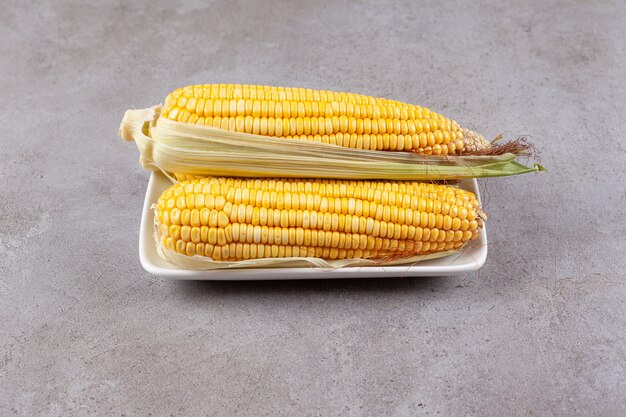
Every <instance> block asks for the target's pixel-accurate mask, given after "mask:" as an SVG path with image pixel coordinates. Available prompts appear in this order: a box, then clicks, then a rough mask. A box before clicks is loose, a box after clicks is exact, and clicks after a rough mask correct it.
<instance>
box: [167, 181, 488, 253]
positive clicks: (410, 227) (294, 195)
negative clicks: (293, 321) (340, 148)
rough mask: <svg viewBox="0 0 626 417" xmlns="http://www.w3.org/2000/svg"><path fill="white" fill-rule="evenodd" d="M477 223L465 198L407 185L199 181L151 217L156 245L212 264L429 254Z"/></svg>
mask: <svg viewBox="0 0 626 417" xmlns="http://www.w3.org/2000/svg"><path fill="white" fill-rule="evenodd" d="M483 218H486V217H485V215H484V213H483V212H482V211H481V209H480V207H479V203H478V200H477V199H476V197H475V196H474V194H472V193H471V192H469V191H464V190H461V189H458V188H455V187H450V186H444V185H436V184H429V183H418V182H410V181H384V182H378V181H350V180H299V179H254V178H252V179H246V178H243V179H242V178H201V179H193V180H189V181H184V182H182V183H179V184H176V185H173V186H172V187H170V188H169V189H167V190H166V191H165V192H164V193H163V194H162V195H161V197H160V198H159V200H158V203H157V206H156V209H155V224H156V226H157V234H158V239H159V241H160V243H161V245H162V246H163V247H165V248H167V249H170V250H173V251H176V252H178V253H180V254H184V255H189V256H192V255H201V256H206V257H209V258H211V259H212V260H214V261H239V260H247V259H258V258H285V257H316V258H322V259H328V260H334V259H352V258H359V259H383V260H384V259H390V258H395V259H398V258H403V257H411V256H415V255H422V254H424V255H425V254H432V253H435V252H439V251H445V250H454V249H459V248H461V247H463V246H464V245H465V244H467V243H468V242H469V241H470V240H472V239H474V238H476V237H477V236H478V233H479V230H480V228H481V227H482V222H483Z"/></svg>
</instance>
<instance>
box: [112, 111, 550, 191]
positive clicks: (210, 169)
mask: <svg viewBox="0 0 626 417" xmlns="http://www.w3.org/2000/svg"><path fill="white" fill-rule="evenodd" d="M160 108H161V107H160V106H154V107H150V108H147V109H141V110H128V111H127V112H126V114H125V116H124V118H123V120H122V124H121V126H120V130H119V135H120V136H121V137H122V138H123V139H125V140H127V141H134V142H135V144H136V145H137V147H138V148H139V151H140V153H141V157H140V161H141V164H142V166H143V167H144V168H145V169H148V170H161V171H163V172H164V173H166V174H167V175H171V174H173V173H177V174H186V175H202V176H236V177H293V178H341V179H386V180H413V181H434V180H459V179H463V178H480V177H499V176H507V175H517V174H523V173H527V172H535V171H540V170H543V167H541V166H540V165H538V164H534V165H533V166H530V167H529V166H525V165H522V164H520V163H519V162H518V161H517V155H515V154H513V153H505V154H502V155H481V156H447V157H446V156H437V155H432V156H427V155H418V154H415V153H411V152H389V151H370V150H359V149H350V148H345V147H341V146H336V145H330V144H325V143H316V142H307V141H301V140H289V139H284V138H273V137H267V136H260V135H253V134H248V133H239V132H230V131H226V130H223V129H217V128H214V127H209V126H198V125H193V124H187V123H180V122H175V121H172V120H168V119H165V118H160V117H159V115H160Z"/></svg>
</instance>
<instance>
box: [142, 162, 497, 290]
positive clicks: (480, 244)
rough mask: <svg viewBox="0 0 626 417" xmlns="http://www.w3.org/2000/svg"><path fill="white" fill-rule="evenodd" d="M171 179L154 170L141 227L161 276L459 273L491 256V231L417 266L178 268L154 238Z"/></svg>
mask: <svg viewBox="0 0 626 417" xmlns="http://www.w3.org/2000/svg"><path fill="white" fill-rule="evenodd" d="M171 185H172V183H171V181H170V180H169V179H168V178H167V177H166V176H165V175H163V174H162V173H160V172H153V173H152V176H151V177H150V182H148V190H147V192H146V199H145V201H144V204H143V213H142V217H141V229H140V231H139V259H140V261H141V265H142V266H143V268H144V269H145V270H146V271H147V272H149V273H151V274H153V275H157V276H161V277H167V278H174V279H189V280H214V281H216V280H217V281H219V280H221V281H235V280H272V279H318V278H388V277H417V276H437V275H455V274H462V273H465V272H471V271H476V270H477V269H479V268H480V267H481V266H483V264H484V263H485V260H486V259H487V231H486V229H485V228H483V230H482V231H481V234H480V237H479V238H478V239H476V240H474V241H473V242H471V243H470V244H469V245H468V246H467V247H465V248H464V249H463V251H461V253H459V254H455V255H451V256H447V257H445V258H439V259H433V260H430V261H424V262H421V263H419V264H417V265H413V266H361V267H348V268H340V269H333V270H326V269H317V268H263V269H258V268H255V269H236V270H217V271H192V270H184V269H180V268H177V267H176V266H175V265H172V264H171V263H169V262H167V261H166V260H164V259H162V258H161V257H160V256H159V255H158V253H157V251H156V244H155V241H154V235H153V233H154V226H153V225H154V219H153V217H154V216H153V214H154V212H153V210H152V208H151V207H152V205H153V204H155V203H156V202H157V200H158V198H159V196H160V195H161V194H162V193H163V191H165V190H166V189H167V188H168V187H170V186H171ZM459 185H460V187H461V188H463V189H465V190H469V191H471V192H473V193H474V194H476V197H478V199H479V201H480V196H479V194H478V184H477V182H476V180H474V179H472V180H464V181H462V182H460V184H459Z"/></svg>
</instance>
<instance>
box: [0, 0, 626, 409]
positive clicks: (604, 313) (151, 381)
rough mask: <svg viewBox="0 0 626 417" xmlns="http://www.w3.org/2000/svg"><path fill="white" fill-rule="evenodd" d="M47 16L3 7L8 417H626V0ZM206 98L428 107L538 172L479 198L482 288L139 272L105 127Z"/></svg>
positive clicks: (203, 8)
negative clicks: (339, 98) (347, 98)
mask: <svg viewBox="0 0 626 417" xmlns="http://www.w3.org/2000/svg"><path fill="white" fill-rule="evenodd" d="M31 3H32V4H31ZM52 3H53V2H18V1H14V2H11V1H9V2H4V3H3V5H2V7H1V8H0V37H1V39H2V42H0V91H1V92H2V94H1V97H2V102H3V106H2V109H3V110H2V112H1V113H0V140H1V141H2V146H1V147H0V174H1V176H2V185H1V186H0V415H2V416H8V415H13V414H15V415H23V416H39V415H41V416H69V415H73V416H82V415H107V416H121V415H126V416H147V415H152V416H169V415H175V416H179V415H209V416H227V415H241V416H265V415H267V416H282V415H285V416H286V415H291V416H299V415H302V416H327V415H337V416H338V415H346V416H362V415H363V416H396V415H398V416H409V415H411V416H413V415H433V416H436V415H440V416H453V415H454V416H456V415H467V416H487V415H493V416H500V415H516V416H518V415H519V416H530V415H533V416H592V415H593V416H623V415H626V352H625V350H626V277H625V272H624V271H626V261H625V255H626V227H625V219H626V185H625V184H626V172H625V170H626V146H625V145H624V144H625V143H626V142H624V137H623V136H624V132H625V131H626V104H625V103H626V25H624V21H626V5H625V3H624V2H621V1H611V0H609V1H603V2H585V1H567V2H566V1H563V2H558V1H539V0H536V1H530V2H528V1H504V2H496V1H494V2H487V1H482V0H479V1H473V2H464V1H459V0H457V1H449V2H445V4H443V5H435V4H434V3H435V2H432V3H429V4H426V3H424V4H418V2H413V1H399V2H389V3H388V4H383V3H381V2H380V1H370V0H363V1H354V2H341V1H340V2H335V1H325V0H321V1H307V2H295V1H293V2H289V1H282V2H281V1H271V2H258V3H255V2H252V1H250V2H247V3H246V2H243V1H221V0H218V1H212V2H208V3H207V2H200V1H197V2H182V1H171V0H170V1H166V2H161V1H151V2H139V1H135V2H117V1H111V2H91V3H93V4H91V5H89V4H86V3H84V2H75V3H70V2H54V3H57V4H56V5H52ZM205 3H207V4H205ZM202 82H225V83H230V82H236V83H260V84H277V85H288V86H307V87H311V88H325V89H332V90H347V91H353V92H362V93H367V94H372V95H378V96H384V97H390V98H394V99H398V100H403V101H410V102H416V103H420V104H423V105H426V106H428V107H430V108H432V109H435V110H437V111H440V112H442V113H444V114H446V115H448V116H450V117H452V118H454V119H456V120H458V121H459V122H461V123H464V124H466V125H468V126H469V127H473V128H475V129H477V130H480V131H481V132H484V133H485V134H486V136H488V137H493V136H495V135H497V134H499V133H503V134H504V135H505V136H507V137H515V136H518V135H532V137H533V139H534V141H535V143H536V144H537V146H538V147H539V149H540V150H541V157H542V159H541V161H542V163H543V164H544V165H545V166H546V167H548V168H549V170H550V172H549V173H548V174H537V175H534V174H531V175H523V176H519V177H511V178H501V179H493V180H490V181H482V182H481V187H482V190H483V192H484V195H485V201H486V210H487V211H488V213H489V239H490V246H489V251H490V253H489V257H488V260H487V263H486V264H485V266H484V267H483V268H482V269H481V270H480V271H479V272H478V273H475V274H468V275H460V276H452V277H443V278H417V279H378V280H376V279H372V280H342V281H315V282H255V283H246V282H238V283H199V282H171V281H167V280H164V279H157V278H154V277H152V276H150V275H148V274H146V273H145V272H143V270H142V268H141V266H140V264H139V260H138V254H137V241H138V234H139V233H138V232H139V220H140V213H141V206H142V201H143V196H144V193H145V190H146V184H147V179H148V175H149V174H148V173H147V172H145V171H142V169H141V168H140V167H139V164H138V163H137V160H138V152H137V149H136V148H135V147H134V145H133V144H129V143H124V142H123V141H122V140H121V139H119V138H118V137H117V136H116V133H117V127H118V124H119V121H120V120H121V117H122V115H123V113H124V111H125V110H126V109H127V108H130V107H132V106H135V107H147V106H149V105H152V104H155V103H158V102H160V101H162V100H163V98H164V97H165V95H166V94H167V93H168V92H169V91H170V90H172V89H174V88H176V87H179V86H182V85H186V84H190V83H202Z"/></svg>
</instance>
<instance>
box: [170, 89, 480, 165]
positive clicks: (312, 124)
mask: <svg viewBox="0 0 626 417" xmlns="http://www.w3.org/2000/svg"><path fill="white" fill-rule="evenodd" d="M161 116H162V117H164V118H167V119H170V120H174V121H178V122H184V123H190V124H197V125H206V126H213V127H216V128H221V129H224V130H229V131H233V132H244V133H252V134H257V135H263V136H272V137H280V138H285V139H299V140H306V141H314V142H322V143H327V144H332V145H339V146H343V147H348V148H356V149H368V150H384V151H412V152H416V153H418V154H426V155H460V154H462V153H468V152H476V151H479V150H481V149H486V148H488V147H489V145H490V143H489V142H488V141H486V140H485V139H484V137H482V136H481V135H479V134H477V133H475V132H473V131H471V130H469V129H464V128H462V127H461V126H459V124H458V123H456V122H455V121H453V120H450V119H448V118H446V117H444V116H442V115H440V114H437V113H435V112H433V111H431V110H430V109H428V108H425V107H420V106H416V105H412V104H406V103H402V102H398V101H393V100H386V99H384V98H375V97H370V96H365V95H359V94H349V93H335V92H330V91H320V90H310V89H304V88H282V87H269V86H255V85H238V84H237V85H236V84H205V85H194V86H187V87H184V88H179V89H177V90H174V91H173V92H172V93H170V94H169V95H168V96H167V98H166V99H165V102H164V105H163V107H162V109H161Z"/></svg>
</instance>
